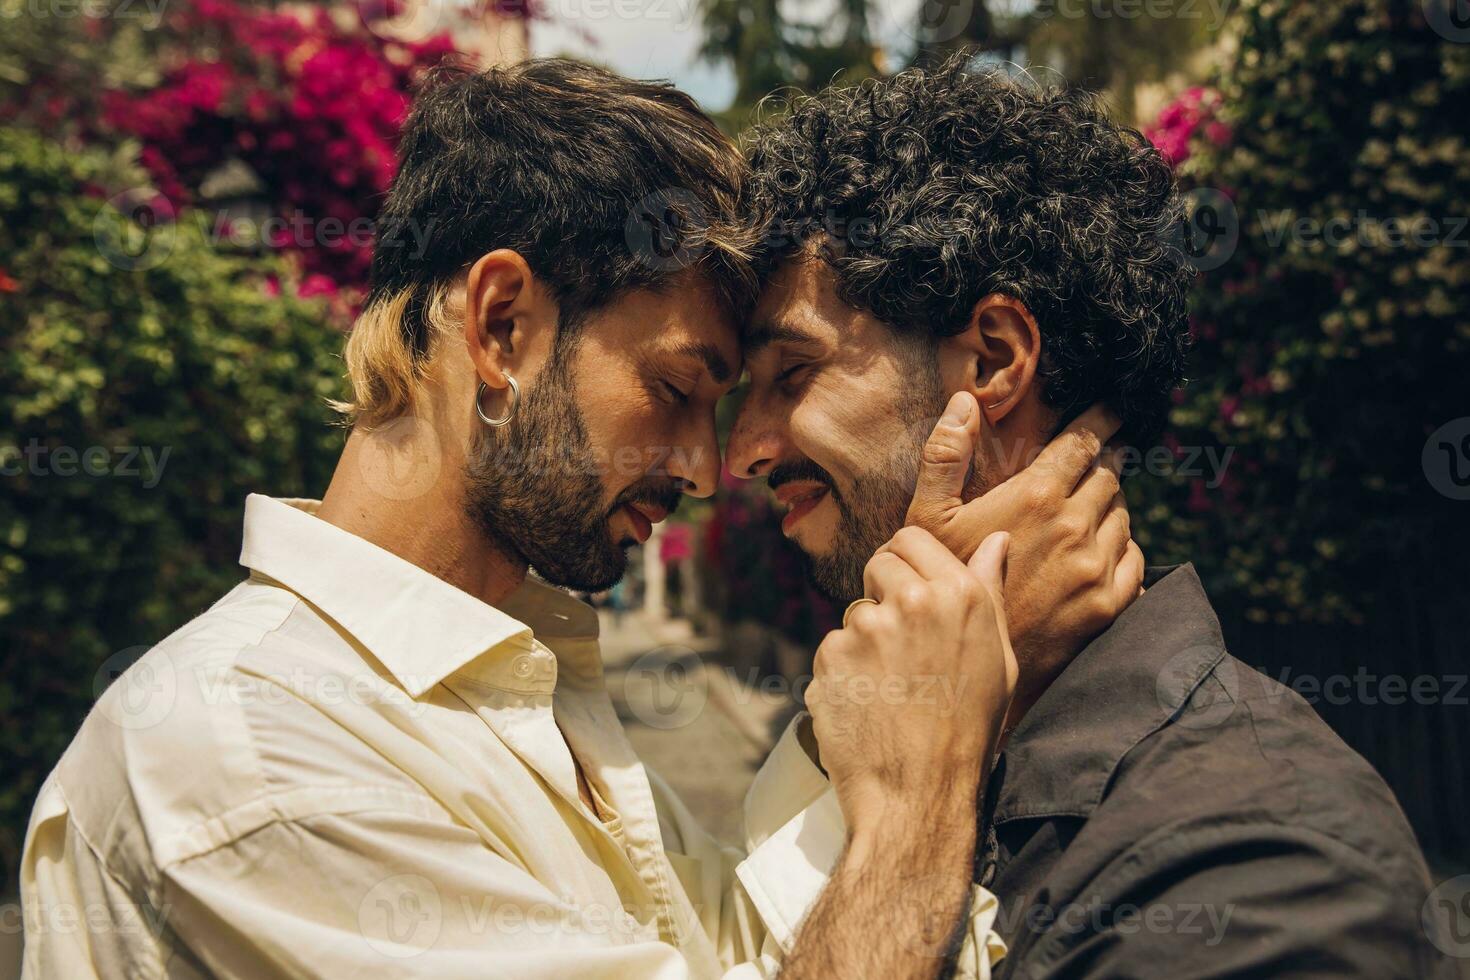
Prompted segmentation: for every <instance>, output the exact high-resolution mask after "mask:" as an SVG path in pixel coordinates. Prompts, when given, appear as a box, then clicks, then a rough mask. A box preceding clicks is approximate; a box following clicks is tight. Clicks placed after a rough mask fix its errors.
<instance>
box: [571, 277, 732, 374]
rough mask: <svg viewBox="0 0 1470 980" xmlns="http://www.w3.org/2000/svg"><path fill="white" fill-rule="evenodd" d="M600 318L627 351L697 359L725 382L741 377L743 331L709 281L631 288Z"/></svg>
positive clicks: (690, 279)
mask: <svg viewBox="0 0 1470 980" xmlns="http://www.w3.org/2000/svg"><path fill="white" fill-rule="evenodd" d="M600 319H601V320H602V321H603V326H604V328H605V329H606V330H607V332H608V333H610V334H611V335H613V336H615V337H616V338H617V341H618V343H619V346H621V347H622V348H623V349H624V350H625V351H627V352H628V353H633V354H637V355H640V356H655V357H659V356H666V357H677V358H685V359H689V360H694V361H698V362H700V363H702V364H703V365H704V366H705V367H706V368H707V369H708V370H709V373H710V374H711V375H712V376H713V377H714V379H715V380H716V381H720V382H723V381H727V380H730V379H732V378H734V377H736V376H738V374H739V373H740V335H739V331H738V330H737V329H736V326H735V321H734V319H733V317H731V315H730V313H729V312H728V311H727V310H726V309H725V308H724V307H723V306H722V305H721V303H720V302H719V298H718V296H717V294H716V292H715V289H714V287H713V286H712V285H711V284H710V283H709V282H708V281H707V280H705V279H701V278H696V277H687V278H682V279H680V280H676V281H675V282H672V283H670V284H669V285H668V286H666V287H664V288H661V289H635V290H632V291H630V292H628V293H626V294H624V295H623V296H620V297H619V298H618V299H617V300H615V301H614V302H613V303H611V304H609V305H608V306H607V307H606V308H605V309H604V310H602V311H601V314H600Z"/></svg>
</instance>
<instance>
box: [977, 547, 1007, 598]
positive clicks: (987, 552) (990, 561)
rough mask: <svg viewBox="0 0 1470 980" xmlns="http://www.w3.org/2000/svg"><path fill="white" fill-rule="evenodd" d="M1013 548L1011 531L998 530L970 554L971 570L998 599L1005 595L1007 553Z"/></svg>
mask: <svg viewBox="0 0 1470 980" xmlns="http://www.w3.org/2000/svg"><path fill="white" fill-rule="evenodd" d="M1010 550H1011V535H1010V532H1009V531H996V532H995V533H994V534H990V535H987V536H986V538H985V540H984V541H982V542H980V547H978V548H976V549H975V553H974V554H973V555H971V556H970V561H969V566H970V571H971V572H974V573H975V577H976V578H978V579H979V580H980V584H981V585H983V586H985V588H987V589H989V590H990V594H991V595H992V596H994V597H995V598H996V599H1000V598H1001V597H1002V596H1003V595H1005V585H1006V555H1007V554H1008V553H1009V552H1010Z"/></svg>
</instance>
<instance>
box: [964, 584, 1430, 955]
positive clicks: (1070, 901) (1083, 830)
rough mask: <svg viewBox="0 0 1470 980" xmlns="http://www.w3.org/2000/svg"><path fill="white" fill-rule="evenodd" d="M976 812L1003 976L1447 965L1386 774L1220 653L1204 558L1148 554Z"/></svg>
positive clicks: (980, 862)
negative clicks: (1122, 603)
mask: <svg viewBox="0 0 1470 980" xmlns="http://www.w3.org/2000/svg"><path fill="white" fill-rule="evenodd" d="M1426 764H1430V760H1426ZM984 817H985V821H984V824H983V826H985V827H986V828H987V829H986V835H985V837H984V838H983V843H982V846H981V848H980V852H979V854H978V855H977V876H978V879H979V881H980V882H981V883H982V884H984V885H986V886H987V887H989V888H990V890H991V891H993V892H994V893H995V894H996V895H998V896H999V897H1000V902H1001V913H1000V918H999V921H998V922H997V929H998V930H999V931H1000V933H1001V935H1002V936H1003V937H1004V938H1005V940H1006V942H1007V943H1008V944H1009V946H1010V953H1009V954H1008V955H1007V957H1006V958H1005V959H1004V960H1003V961H1002V963H1001V964H1000V966H999V968H998V970H997V976H998V977H1000V978H1022V977H1025V978H1039V977H1067V978H1072V977H1109V978H1113V977H1167V978H1170V980H1181V978H1191V977H1275V976H1292V977H1333V978H1340V977H1363V978H1370V977H1371V978H1373V980H1385V978H1393V977H1404V978H1416V980H1417V978H1433V977H1441V976H1453V975H1454V974H1453V972H1452V970H1451V963H1450V962H1449V961H1448V960H1447V959H1445V958H1443V957H1442V956H1441V955H1440V954H1439V952H1438V950H1436V949H1435V947H1434V946H1433V945H1431V944H1430V943H1429V942H1428V940H1427V938H1426V934H1425V932H1424V928H1423V926H1422V924H1421V909H1422V906H1423V904H1424V901H1425V898H1426V897H1427V894H1428V892H1429V888H1430V880H1429V873H1428V871H1427V869H1426V867H1425V864H1424V858H1423V855H1422V854H1421V852H1420V850H1419V846H1418V843H1417V842H1416V841H1415V839H1414V834H1413V831H1412V830H1410V828H1409V825H1408V822H1407V821H1406V820H1405V819H1404V815H1403V812H1402V811H1401V810H1400V809H1399V806H1398V803H1397V801H1396V800H1395V799H1394V796H1393V793H1392V792H1391V791H1390V790H1389V788H1388V787H1387V786H1386V785H1385V784H1384V782H1383V780H1382V779H1381V778H1380V777H1379V776H1378V774H1377V773H1376V772H1375V771H1374V770H1373V768H1372V767H1371V766H1370V765H1368V763H1367V762H1365V761H1364V760H1363V759H1362V757H1360V756H1359V755H1358V754H1357V753H1355V752H1353V751H1352V750H1351V749H1349V748H1348V747H1347V746H1346V745H1345V744H1343V742H1342V741H1341V740H1340V739H1339V738H1338V737H1337V736H1336V735H1335V734H1333V732H1332V731H1331V730H1330V729H1329V728H1328V727H1327V726H1326V725H1325V724H1324V723H1323V722H1322V721H1321V719H1319V718H1318V717H1317V715H1316V713H1315V712H1314V711H1313V710H1312V708H1311V707H1310V706H1309V705H1308V704H1307V703H1306V702H1305V701H1304V700H1302V698H1301V697H1299V696H1298V695H1297V694H1296V693H1294V692H1292V691H1290V690H1288V689H1287V688H1285V687H1283V686H1281V685H1280V684H1277V683H1276V682H1275V681H1272V680H1270V679H1269V678H1267V677H1265V676H1263V675H1262V674H1260V673H1258V672H1256V671H1254V670H1252V669H1251V668H1249V667H1247V666H1246V665H1245V664H1243V663H1241V662H1240V661H1239V660H1236V659H1235V658H1234V657H1232V656H1230V655H1229V654H1228V653H1226V652H1225V645H1224V641H1223V639H1222V638H1221V635H1220V627H1219V622H1218V620H1217V619H1216V617H1215V614H1214V611H1213V610H1212V609H1211V608H1210V603H1209V600H1208V599H1207V598H1206V596H1205V593H1204V589H1203V588H1202V586H1201V585H1200V581H1199V578H1198V576H1197V575H1196V574H1195V572H1194V568H1193V567H1192V566H1189V565H1184V566H1178V567H1175V568H1173V569H1158V570H1153V571H1151V572H1150V583H1149V586H1148V588H1147V591H1146V592H1145V593H1144V594H1143V595H1142V596H1141V597H1140V598H1139V599H1138V600H1137V601H1136V602H1135V603H1134V604H1133V605H1132V606H1131V607H1130V608H1129V609H1128V610H1127V611H1126V612H1124V614H1123V615H1122V616H1121V617H1119V619H1118V621H1117V622H1116V623H1114V624H1113V626H1112V627H1111V628H1110V629H1108V630H1107V632H1105V633H1103V634H1102V635H1101V636H1099V637H1098V638H1097V639H1096V640H1094V641H1093V642H1092V643H1091V644H1089V645H1088V646H1087V648H1086V649H1084V650H1083V651H1082V653H1081V654H1080V655H1079V656H1078V657H1077V659H1076V660H1075V661H1074V662H1073V663H1072V664H1071V665H1069V666H1068V667H1067V669H1066V670H1064V671H1063V672H1062V674H1061V676H1060V677H1059V678H1058V679H1057V680H1056V682H1055V683H1053V684H1052V686H1051V687H1050V688H1049V689H1048V690H1047V691H1046V693H1045V694H1044V695H1043V696H1042V697H1041V699H1040V700H1039V701H1038V702H1037V703H1036V705H1035V706H1034V707H1033V708H1032V710H1031V711H1030V712H1029V713H1028V714H1027V715H1026V717H1025V718H1024V719H1023V720H1022V722H1021V724H1020V725H1019V726H1018V727H1017V729H1016V731H1015V732H1014V733H1013V734H1012V737H1011V739H1010V741H1009V743H1008V745H1007V747H1006V750H1005V752H1004V754H1003V755H1002V757H1001V761H1000V763H999V765H998V767H997V769H996V772H995V775H994V777H993V778H992V779H991V782H990V785H989V786H988V788H987V793H986V802H985V814H984Z"/></svg>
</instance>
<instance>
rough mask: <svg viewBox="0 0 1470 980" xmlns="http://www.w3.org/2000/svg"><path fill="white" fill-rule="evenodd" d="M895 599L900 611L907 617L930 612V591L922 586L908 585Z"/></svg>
mask: <svg viewBox="0 0 1470 980" xmlns="http://www.w3.org/2000/svg"><path fill="white" fill-rule="evenodd" d="M893 598H894V601H895V603H896V604H897V606H898V611H899V612H901V613H904V614H906V615H914V614H920V613H926V612H928V611H929V603H930V596H929V590H928V589H927V588H926V587H924V586H922V585H906V586H904V587H903V588H902V589H900V590H899V591H898V594H897V595H895V596H894V597H893Z"/></svg>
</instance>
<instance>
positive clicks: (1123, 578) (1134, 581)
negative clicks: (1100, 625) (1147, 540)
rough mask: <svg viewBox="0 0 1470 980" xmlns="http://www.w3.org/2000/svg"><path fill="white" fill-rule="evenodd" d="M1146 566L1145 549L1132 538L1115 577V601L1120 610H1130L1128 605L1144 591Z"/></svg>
mask: <svg viewBox="0 0 1470 980" xmlns="http://www.w3.org/2000/svg"><path fill="white" fill-rule="evenodd" d="M1145 565H1146V563H1145V562H1144V560H1143V549H1141V548H1139V547H1138V544H1137V542H1135V541H1133V540H1132V539H1131V538H1130V539H1129V541H1128V544H1127V545H1126V546H1125V551H1124V553H1123V560H1122V561H1120V562H1119V563H1118V571H1117V572H1116V573H1115V574H1114V576H1113V601H1114V602H1116V603H1117V606H1116V608H1117V609H1118V610H1120V611H1121V610H1123V609H1126V608H1128V604H1129V603H1131V602H1132V601H1133V600H1134V599H1137V598H1138V594H1139V592H1141V591H1142V590H1143V572H1144V568H1145Z"/></svg>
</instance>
